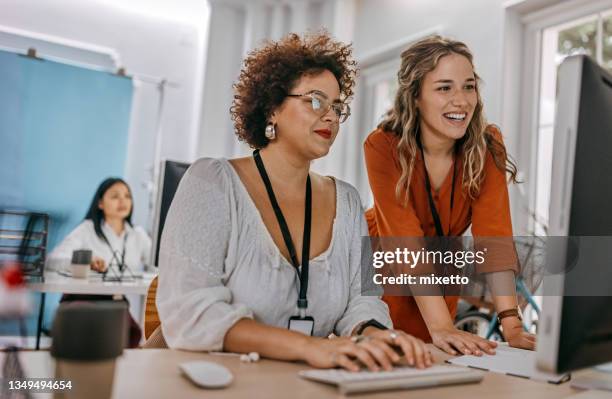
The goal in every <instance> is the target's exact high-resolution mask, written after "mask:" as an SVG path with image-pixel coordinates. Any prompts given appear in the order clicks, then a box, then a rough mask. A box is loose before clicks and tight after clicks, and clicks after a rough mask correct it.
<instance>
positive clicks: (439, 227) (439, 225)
mask: <svg viewBox="0 0 612 399" xmlns="http://www.w3.org/2000/svg"><path fill="white" fill-rule="evenodd" d="M421 157H422V158H423V169H425V189H426V190H427V199H428V200H429V210H430V211H431V216H432V217H433V220H434V224H435V225H436V234H437V235H438V237H443V236H450V230H451V221H452V217H451V218H449V219H451V220H450V221H449V223H448V234H444V230H443V229H442V222H441V221H440V215H439V214H438V209H437V208H436V204H435V203H434V200H433V197H432V196H431V183H430V181H429V173H428V172H427V165H426V164H425V154H424V153H423V147H422V146H421ZM456 165H457V150H456V149H455V158H454V159H453V182H452V188H451V198H450V213H451V216H452V213H453V201H454V199H455V175H456V174H457V173H456V169H457V168H456Z"/></svg>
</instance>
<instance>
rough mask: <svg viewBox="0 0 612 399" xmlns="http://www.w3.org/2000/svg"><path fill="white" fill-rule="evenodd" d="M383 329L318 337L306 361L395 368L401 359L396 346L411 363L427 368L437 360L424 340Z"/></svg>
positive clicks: (354, 368) (347, 366)
mask: <svg viewBox="0 0 612 399" xmlns="http://www.w3.org/2000/svg"><path fill="white" fill-rule="evenodd" d="M379 331H380V332H381V333H385V334H378V333H374V332H369V333H368V334H367V335H363V336H359V337H351V338H346V337H342V338H333V339H320V338H314V339H312V340H309V342H308V344H307V345H306V346H305V347H304V351H303V353H304V360H305V361H306V362H307V363H308V364H309V365H311V366H313V367H318V368H333V367H342V368H344V369H347V370H350V371H359V370H360V369H361V367H360V364H361V365H364V366H365V367H367V368H368V369H369V370H371V371H380V370H381V369H382V370H391V369H392V368H393V365H394V364H399V362H400V360H401V357H400V356H399V355H398V354H397V353H396V352H395V350H394V349H393V347H394V346H395V347H399V348H401V349H402V351H403V352H404V354H405V355H406V358H407V359H408V362H409V363H410V364H411V365H415V366H416V367H419V368H424V367H428V366H431V364H432V363H433V361H432V357H431V353H430V352H429V351H428V350H427V347H426V346H425V344H424V343H423V341H421V340H419V339H417V338H415V337H412V336H410V335H408V334H405V333H403V332H401V331H397V332H392V331H382V330H379ZM392 333H393V334H395V335H392Z"/></svg>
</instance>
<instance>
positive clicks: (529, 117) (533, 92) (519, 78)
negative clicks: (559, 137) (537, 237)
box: [501, 0, 612, 235]
mask: <svg viewBox="0 0 612 399" xmlns="http://www.w3.org/2000/svg"><path fill="white" fill-rule="evenodd" d="M504 7H505V14H506V15H505V18H504V21H505V27H504V41H505V45H504V62H503V65H504V67H503V71H502V75H503V91H502V93H503V99H502V118H501V121H502V126H503V127H504V132H505V135H506V136H508V137H509V138H510V139H509V140H506V147H507V148H508V152H509V154H511V155H514V158H515V160H516V161H517V165H518V168H519V179H520V180H521V181H523V182H524V183H522V184H519V185H511V187H510V189H509V191H510V197H511V198H510V199H511V201H510V203H511V209H512V218H513V221H514V223H513V227H514V234H515V235H526V234H530V233H533V232H534V231H535V221H534V218H533V217H532V215H531V213H532V212H533V211H534V210H535V204H536V192H537V190H536V184H537V180H536V174H537V150H538V125H539V123H538V117H539V113H540V109H539V106H540V85H541V81H540V70H541V57H540V56H541V53H542V35H543V31H544V30H545V29H547V28H550V27H553V26H557V25H561V24H563V23H567V22H570V21H573V20H577V19H580V18H582V17H588V16H589V15H593V14H598V13H601V12H605V11H607V10H609V9H610V8H612V0H596V1H593V0H569V1H562V0H528V1H523V2H517V1H509V2H507V3H506V4H505V5H504Z"/></svg>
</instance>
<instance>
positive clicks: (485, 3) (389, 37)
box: [354, 0, 504, 121]
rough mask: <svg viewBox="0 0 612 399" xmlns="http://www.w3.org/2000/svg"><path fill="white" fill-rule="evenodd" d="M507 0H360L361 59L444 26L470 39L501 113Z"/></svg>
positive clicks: (496, 113) (491, 101)
mask: <svg viewBox="0 0 612 399" xmlns="http://www.w3.org/2000/svg"><path fill="white" fill-rule="evenodd" d="M503 2H504V1H503V0H461V1H448V0H409V1H405V0H404V1H402V0H359V1H358V6H357V15H356V21H355V36H354V46H355V54H356V56H357V59H360V58H362V57H364V56H366V55H367V54H370V53H372V52H375V51H376V50H377V49H379V48H381V47H383V46H385V45H387V44H388V43H391V42H396V41H400V40H402V39H403V38H405V37H410V36H412V35H414V34H416V33H418V32H423V31H428V30H430V29H432V28H434V27H437V26H439V27H441V28H442V34H443V35H445V36H450V37H452V38H454V39H457V40H461V41H463V42H465V43H466V44H467V45H468V46H469V47H470V49H471V50H472V52H473V53H474V57H475V63H476V70H477V72H478V73H479V75H480V76H481V77H482V79H483V80H484V89H483V98H484V102H485V112H486V114H487V117H488V118H489V119H490V120H491V121H499V119H500V113H501V98H500V97H501V93H500V88H501V77H502V76H501V71H502V46H503V18H504V10H503V7H502V3H503Z"/></svg>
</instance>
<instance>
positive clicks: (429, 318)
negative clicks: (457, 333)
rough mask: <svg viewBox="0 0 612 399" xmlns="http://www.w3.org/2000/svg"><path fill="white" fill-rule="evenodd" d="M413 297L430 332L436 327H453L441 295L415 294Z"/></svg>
mask: <svg viewBox="0 0 612 399" xmlns="http://www.w3.org/2000/svg"><path fill="white" fill-rule="evenodd" d="M414 299H415V301H416V303H417V306H418V307H419V310H420V311H421V316H423V320H424V321H425V325H427V328H428V330H429V331H430V333H431V331H433V330H436V329H440V328H448V327H453V320H452V318H451V315H450V312H449V311H448V306H447V305H446V302H445V301H444V298H443V297H441V296H437V295H435V296H433V295H429V296H415V297H414Z"/></svg>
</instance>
